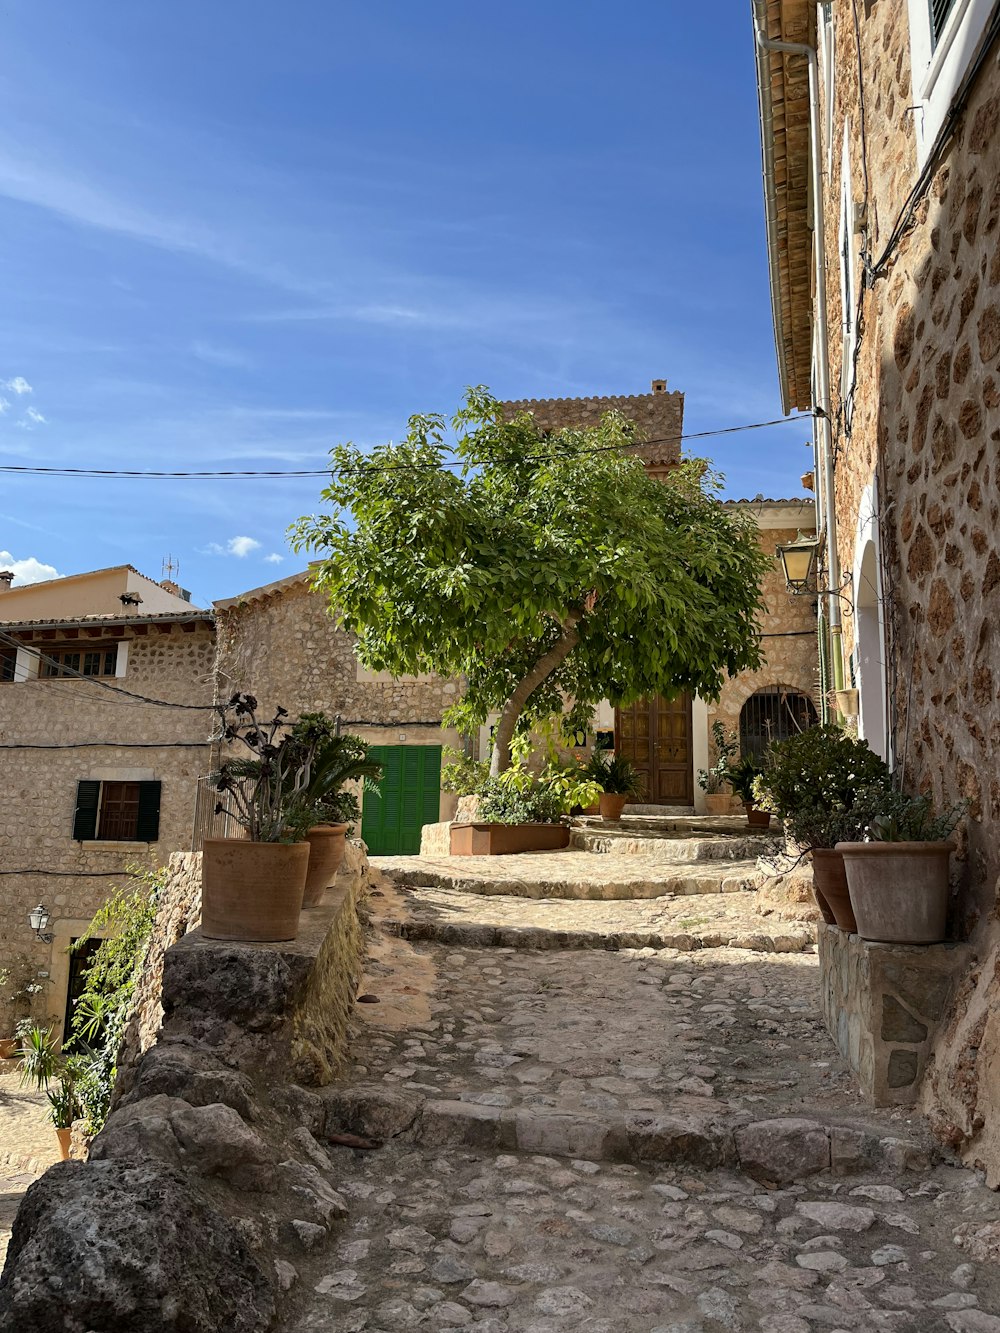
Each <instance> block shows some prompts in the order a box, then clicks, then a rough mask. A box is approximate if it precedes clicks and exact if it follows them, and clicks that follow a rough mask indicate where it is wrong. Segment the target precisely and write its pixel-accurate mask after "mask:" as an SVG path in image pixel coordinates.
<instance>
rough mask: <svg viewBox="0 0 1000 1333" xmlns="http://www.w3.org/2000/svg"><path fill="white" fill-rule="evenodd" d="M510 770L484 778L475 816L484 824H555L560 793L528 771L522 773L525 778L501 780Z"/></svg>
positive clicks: (560, 804)
mask: <svg viewBox="0 0 1000 1333" xmlns="http://www.w3.org/2000/svg"><path fill="white" fill-rule="evenodd" d="M514 771H515V770H513V769H508V770H507V772H506V773H504V774H502V775H501V776H500V777H498V778H487V780H486V782H485V783H484V784H483V787H482V790H481V794H480V798H479V811H478V814H477V816H476V817H477V819H479V820H481V821H482V822H483V823H484V824H558V823H559V816H560V815H561V814H562V813H563V809H562V805H563V803H562V797H561V794H560V793H559V792H558V791H557V790H555V789H554V788H553V787H551V786H548V785H546V784H544V783H541V782H539V781H538V779H537V778H532V777H531V775H530V774H526V775H525V776H526V777H527V781H524V780H521V781H518V782H511V781H505V779H507V778H508V777H509V775H510V774H511V773H512V772H514ZM522 773H524V770H522Z"/></svg>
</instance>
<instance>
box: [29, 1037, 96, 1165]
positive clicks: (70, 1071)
mask: <svg viewBox="0 0 1000 1333" xmlns="http://www.w3.org/2000/svg"><path fill="white" fill-rule="evenodd" d="M18 1054H19V1056H20V1057H21V1071H20V1081H21V1086H22V1087H23V1086H25V1085H27V1084H33V1085H34V1086H35V1087H36V1088H38V1089H39V1090H43V1089H44V1091H45V1095H46V1097H47V1098H48V1102H49V1118H50V1119H51V1121H52V1125H53V1127H54V1129H55V1131H56V1138H57V1139H58V1140H59V1151H60V1154H61V1156H62V1159H63V1161H66V1160H67V1159H68V1158H69V1147H70V1139H71V1138H72V1133H73V1121H74V1120H75V1119H77V1117H78V1115H79V1114H80V1111H81V1109H82V1108H81V1106H80V1102H79V1099H78V1098H77V1095H76V1084H77V1081H78V1079H79V1078H80V1077H81V1075H82V1074H83V1072H84V1071H85V1069H86V1066H87V1063H88V1061H87V1059H86V1057H84V1056H64V1055H60V1053H59V1050H58V1048H57V1043H56V1038H55V1034H54V1032H53V1031H52V1030H51V1029H48V1030H46V1029H45V1028H40V1027H35V1026H32V1027H30V1028H28V1029H27V1030H26V1031H25V1032H24V1037H23V1045H22V1046H21V1048H20V1050H19V1051H18ZM53 1083H55V1087H52V1086H51V1085H52V1084H53Z"/></svg>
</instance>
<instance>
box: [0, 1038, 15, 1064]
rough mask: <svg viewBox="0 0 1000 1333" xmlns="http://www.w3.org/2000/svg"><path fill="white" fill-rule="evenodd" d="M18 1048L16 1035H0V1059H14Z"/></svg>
mask: <svg viewBox="0 0 1000 1333" xmlns="http://www.w3.org/2000/svg"><path fill="white" fill-rule="evenodd" d="M16 1050H17V1038H16V1037H0V1060H13V1058H14V1053H15V1052H16Z"/></svg>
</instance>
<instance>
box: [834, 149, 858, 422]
mask: <svg viewBox="0 0 1000 1333" xmlns="http://www.w3.org/2000/svg"><path fill="white" fill-rule="evenodd" d="M849 130H850V125H849V124H846V123H845V125H844V149H843V155H842V157H841V163H840V231H839V233H838V238H837V245H838V251H837V253H838V256H839V260H840V264H839V267H840V327H841V335H842V343H841V345H842V361H841V368H840V395H841V397H842V398H846V397H847V396H848V395H849V394H850V392H851V389H852V388H853V387H854V351H855V348H856V346H857V341H858V323H857V321H858V283H857V276H856V273H855V267H856V262H857V257H856V255H855V253H854V250H855V246H854V192H853V190H852V189H851V151H850V150H851V144H850V134H849Z"/></svg>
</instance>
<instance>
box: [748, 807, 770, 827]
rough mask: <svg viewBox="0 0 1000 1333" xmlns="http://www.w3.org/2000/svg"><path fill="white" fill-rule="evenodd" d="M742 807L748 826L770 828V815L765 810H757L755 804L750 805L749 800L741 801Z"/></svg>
mask: <svg viewBox="0 0 1000 1333" xmlns="http://www.w3.org/2000/svg"><path fill="white" fill-rule="evenodd" d="M743 809H744V810H745V811H746V812H747V825H748V827H749V828H770V827H771V816H770V814H769V813H768V811H766V810H758V809H757V807H756V806H754V805H751V804H750V802H749V801H744V802H743Z"/></svg>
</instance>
